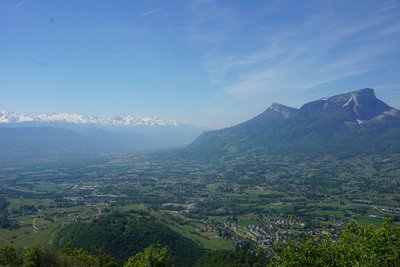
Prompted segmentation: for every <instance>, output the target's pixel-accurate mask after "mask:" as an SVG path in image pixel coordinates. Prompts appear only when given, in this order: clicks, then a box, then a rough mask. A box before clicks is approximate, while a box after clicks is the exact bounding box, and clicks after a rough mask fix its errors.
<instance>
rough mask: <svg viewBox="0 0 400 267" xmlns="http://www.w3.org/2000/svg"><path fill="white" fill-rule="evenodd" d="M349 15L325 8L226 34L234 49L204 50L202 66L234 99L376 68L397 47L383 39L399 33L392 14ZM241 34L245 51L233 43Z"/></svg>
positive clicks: (312, 84)
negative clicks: (277, 25) (234, 34)
mask: <svg viewBox="0 0 400 267" xmlns="http://www.w3.org/2000/svg"><path fill="white" fill-rule="evenodd" d="M388 8H389V7H388ZM392 8H395V7H391V9H392ZM382 9H384V8H382ZM339 12H340V10H339ZM350 15H351V16H350ZM350 15H346V14H344V15H340V14H339V15H338V11H336V12H334V13H332V12H331V11H330V10H328V9H327V10H322V11H320V12H316V13H310V14H308V16H305V17H304V19H303V20H302V22H301V23H288V24H287V25H284V26H280V28H275V27H274V25H269V24H268V22H267V23H266V24H265V25H261V26H260V27H259V28H255V29H252V31H253V32H250V33H248V34H245V35H243V36H237V37H236V39H232V38H230V39H229V41H230V42H232V47H233V49H229V50H226V51H222V50H218V49H216V50H214V51H207V52H206V53H204V57H203V59H204V61H203V66H204V68H205V70H206V72H207V73H208V75H209V79H210V81H211V82H212V83H213V84H214V86H216V87H222V88H223V91H224V92H225V93H227V94H228V95H231V96H234V97H238V98H243V97H248V96H255V95H257V94H265V93H269V92H275V93H276V92H280V93H283V92H294V91H297V92H298V91H299V90H308V89H311V88H315V87H318V86H320V85H322V84H326V83H330V82H334V81H338V80H341V79H344V78H349V77H355V76H358V75H362V74H365V73H368V72H371V71H373V70H377V69H379V68H380V67H382V63H381V60H379V59H380V58H381V57H383V56H386V55H388V54H390V53H394V52H395V51H398V48H399V40H398V39H396V40H393V38H383V37H382V33H386V34H387V35H390V36H391V35H393V34H394V33H395V32H397V31H398V25H397V24H394V23H393V22H394V20H396V19H397V18H396V17H393V16H389V15H386V14H383V12H379V14H378V13H377V14H375V15H374V16H358V17H357V16H353V14H350ZM231 17H235V16H234V15H231ZM236 17H238V16H236ZM231 23H232V24H234V21H231ZM212 34H215V35H218V34H221V31H214V32H211V33H210V34H209V35H210V36H209V38H212ZM245 38H247V39H248V43H247V44H246V50H242V49H240V48H241V46H240V45H238V48H237V49H236V48H235V42H238V43H239V44H240V43H241V42H243V39H245ZM251 42H254V45H253V46H252V45H251ZM224 44H225V46H223V47H226V45H227V44H226V43H224ZM249 48H250V49H249Z"/></svg>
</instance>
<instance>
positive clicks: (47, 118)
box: [34, 113, 99, 124]
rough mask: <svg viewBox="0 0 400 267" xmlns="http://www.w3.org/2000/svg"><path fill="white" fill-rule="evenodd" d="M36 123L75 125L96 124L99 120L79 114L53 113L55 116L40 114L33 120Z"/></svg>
mask: <svg viewBox="0 0 400 267" xmlns="http://www.w3.org/2000/svg"><path fill="white" fill-rule="evenodd" d="M34 120H35V121H37V122H65V123H76V124H98V123H99V119H97V118H96V117H88V116H84V115H79V114H70V113H55V114H41V115H39V116H37V117H35V118H34Z"/></svg>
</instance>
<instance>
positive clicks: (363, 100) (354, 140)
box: [185, 88, 400, 159]
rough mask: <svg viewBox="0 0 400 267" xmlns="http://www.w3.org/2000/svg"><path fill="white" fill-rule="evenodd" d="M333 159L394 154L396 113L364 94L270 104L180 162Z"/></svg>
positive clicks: (198, 144) (195, 146) (199, 143)
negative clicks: (250, 157) (260, 156)
mask: <svg viewBox="0 0 400 267" xmlns="http://www.w3.org/2000/svg"><path fill="white" fill-rule="evenodd" d="M250 152H251V153H267V154H289V153H290V154H301V155H310V156H311V155H312V156H315V155H321V154H336V155H339V156H352V155H357V154H360V153H387V152H397V153H399V152H400V111H399V110H397V109H395V108H393V107H390V106H389V105H387V104H386V103H384V102H382V101H381V100H379V99H378V98H376V96H375V93H374V90H373V89H370V88H366V89H361V90H358V91H354V92H350V93H346V94H340V95H335V96H332V97H328V98H323V99H319V100H316V101H312V102H309V103H306V104H304V105H303V106H302V107H300V108H299V109H296V108H292V107H288V106H285V105H282V104H278V103H273V104H272V105H271V106H270V107H269V108H267V109H266V110H265V111H264V112H263V113H261V114H260V115H258V116H256V117H254V118H252V119H250V120H248V121H246V122H243V123H241V124H238V125H235V126H232V127H229V128H225V129H221V130H216V131H208V132H204V133H203V134H202V135H200V136H199V137H198V138H197V139H196V140H195V141H194V142H193V143H191V144H190V145H189V146H188V147H187V149H186V150H185V153H186V156H188V157H196V158H208V159H215V158H217V157H222V156H229V155H235V154H236V155H237V154H245V153H250Z"/></svg>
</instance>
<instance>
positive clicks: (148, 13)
mask: <svg viewBox="0 0 400 267" xmlns="http://www.w3.org/2000/svg"><path fill="white" fill-rule="evenodd" d="M26 1H29V0H26ZM170 5H172V3H169V4H166V5H165V6H162V7H159V8H156V9H153V10H150V11H147V12H145V13H143V14H141V15H139V16H137V17H136V18H135V19H134V20H133V21H138V20H139V19H141V18H143V17H146V16H149V15H151V14H154V13H157V12H160V11H161V10H163V9H165V8H167V7H168V6H170Z"/></svg>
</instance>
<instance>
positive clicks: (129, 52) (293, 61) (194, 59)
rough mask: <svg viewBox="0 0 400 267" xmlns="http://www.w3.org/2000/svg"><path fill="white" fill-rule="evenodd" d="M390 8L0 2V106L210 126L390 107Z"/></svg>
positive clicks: (398, 83) (394, 63) (393, 83)
mask: <svg viewBox="0 0 400 267" xmlns="http://www.w3.org/2000/svg"><path fill="white" fill-rule="evenodd" d="M399 11H400V4H399V3H398V1H367V2H365V1H364V2H362V3H361V2H358V1H352V2H349V1H309V2H301V3H300V2H296V3H294V2H293V1H268V2H261V1H260V2H259V1H254V2H250V3H249V2H246V3H244V2H243V3H232V2H230V1H218V2H217V1H211V0H210V1H190V2H186V1H174V2H170V1H146V2H131V1H119V2H118V3H116V2H107V1H85V2H81V1H68V2H54V1H48V0H46V1H40V2H38V1H35V0H24V1H21V0H19V1H10V0H6V1H2V2H1V3H0V30H1V32H2V42H1V43H0V56H1V58H2V61H1V62H0V68H1V70H2V73H3V75H2V76H3V77H2V79H1V81H0V86H1V88H2V90H1V92H2V101H0V109H4V110H8V111H12V112H15V113H23V114H29V115H38V114H42V113H58V112H67V113H77V114H83V115H89V116H97V117H113V116H116V115H122V114H129V115H135V116H139V117H142V116H149V115H152V116H157V117H160V118H162V119H170V120H177V121H180V122H186V123H190V124H193V125H197V126H205V127H212V128H222V127H226V126H231V125H234V124H237V123H240V122H243V121H245V120H247V119H250V118H251V117H253V116H255V115H257V114H259V113H261V112H262V111H264V110H265V109H266V108H267V107H268V106H269V105H270V104H271V103H272V102H278V103H282V104H285V105H288V106H292V107H297V108H298V107H300V106H301V105H302V104H303V103H306V102H309V101H312V100H316V99H319V98H322V97H325V96H332V95H336V94H341V93H346V92H350V91H355V90H358V89H362V88H367V87H368V88H374V89H375V93H376V95H377V97H378V98H379V99H381V100H383V101H384V102H386V103H388V104H389V105H391V106H393V107H395V108H399V107H400V90H399V87H400V77H399V75H398V72H399V66H400V63H399V62H400V54H399V52H398V51H400V50H399V49H400V35H399V33H400V16H399V15H400V13H399Z"/></svg>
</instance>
